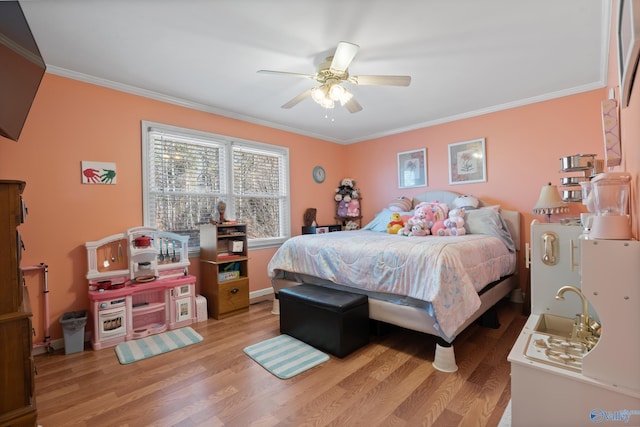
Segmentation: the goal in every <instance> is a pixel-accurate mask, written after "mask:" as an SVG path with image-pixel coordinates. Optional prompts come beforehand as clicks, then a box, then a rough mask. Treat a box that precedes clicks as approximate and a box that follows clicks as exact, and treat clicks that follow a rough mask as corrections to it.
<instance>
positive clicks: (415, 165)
mask: <svg viewBox="0 0 640 427" xmlns="http://www.w3.org/2000/svg"><path fill="white" fill-rule="evenodd" d="M426 186H427V149H426V148H421V149H419V150H412V151H403V152H401V153H398V187H399V188H413V187H426Z"/></svg>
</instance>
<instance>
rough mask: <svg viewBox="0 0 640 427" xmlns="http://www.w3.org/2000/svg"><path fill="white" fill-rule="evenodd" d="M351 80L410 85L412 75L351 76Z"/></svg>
mask: <svg viewBox="0 0 640 427" xmlns="http://www.w3.org/2000/svg"><path fill="white" fill-rule="evenodd" d="M349 81H350V82H351V83H353V84H356V85H378V86H409V84H411V76H351V77H349Z"/></svg>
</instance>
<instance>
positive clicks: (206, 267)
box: [200, 224, 249, 319]
mask: <svg viewBox="0 0 640 427" xmlns="http://www.w3.org/2000/svg"><path fill="white" fill-rule="evenodd" d="M247 254H248V251H247V226H246V225H245V224H205V225H201V226H200V274H201V286H200V287H201V293H202V295H204V297H205V298H207V306H208V309H207V310H208V313H209V316H211V317H213V318H215V319H222V318H224V317H228V316H232V315H234V314H237V313H239V312H241V311H245V310H248V309H249V269H248V264H249V258H248V256H247Z"/></svg>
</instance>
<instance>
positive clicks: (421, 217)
mask: <svg viewBox="0 0 640 427" xmlns="http://www.w3.org/2000/svg"><path fill="white" fill-rule="evenodd" d="M434 219H435V217H434V214H433V211H431V210H430V209H427V208H426V207H425V206H420V205H418V206H416V208H415V210H414V211H413V216H412V217H411V218H409V220H408V221H407V224H406V225H405V226H404V228H403V229H402V230H401V232H398V234H400V235H402V236H416V235H422V236H426V235H427V234H431V232H430V231H429V230H430V228H431V225H433V223H434ZM414 225H418V226H419V228H420V230H421V231H420V230H414ZM425 230H426V231H427V233H424V231H425ZM416 232H417V233H418V234H415V233H416ZM422 233H424V234H422Z"/></svg>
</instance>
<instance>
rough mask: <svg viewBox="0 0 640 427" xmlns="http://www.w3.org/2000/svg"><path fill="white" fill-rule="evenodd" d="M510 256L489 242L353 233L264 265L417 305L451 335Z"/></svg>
mask: <svg viewBox="0 0 640 427" xmlns="http://www.w3.org/2000/svg"><path fill="white" fill-rule="evenodd" d="M515 269H516V255H515V253H513V252H511V251H509V249H508V248H507V247H506V246H505V244H504V243H503V242H502V241H501V240H500V239H499V238H496V237H494V236H489V235H479V234H471V235H464V236H423V237H405V236H398V235H394V234H387V233H381V232H376V231H368V230H358V231H346V232H337V233H326V234H314V235H302V236H296V237H294V238H292V239H289V240H288V241H286V242H285V243H284V244H283V245H282V246H281V247H280V248H279V249H278V251H277V252H276V253H275V254H274V256H273V258H272V259H271V261H270V262H269V265H268V273H269V276H270V277H272V278H276V277H278V274H279V273H280V272H290V273H299V274H304V275H307V276H313V277H317V278H319V279H323V280H328V281H330V282H332V283H335V284H339V285H343V286H346V287H350V288H355V289H360V290H363V291H367V292H373V293H381V294H386V295H395V296H397V297H399V298H407V299H410V300H416V301H423V302H426V303H428V304H426V305H425V308H426V309H428V310H432V312H433V313H432V315H433V317H434V318H435V319H436V322H437V325H438V328H439V329H440V330H441V332H442V333H443V335H445V336H453V334H454V333H455V331H456V329H457V328H458V327H459V326H460V325H462V324H463V323H464V322H465V321H466V319H468V318H469V316H471V315H472V314H473V313H474V312H475V311H476V310H477V309H478V308H479V307H480V298H479V296H478V292H479V291H481V290H482V289H483V288H484V287H485V286H487V285H488V284H490V283H492V282H495V281H497V280H499V279H500V278H502V277H505V276H508V275H510V274H512V273H513V272H514V271H515Z"/></svg>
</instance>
